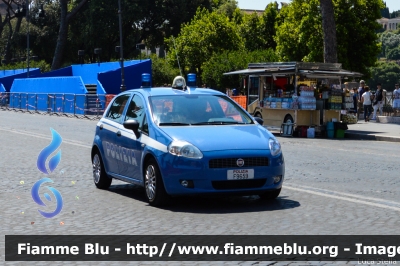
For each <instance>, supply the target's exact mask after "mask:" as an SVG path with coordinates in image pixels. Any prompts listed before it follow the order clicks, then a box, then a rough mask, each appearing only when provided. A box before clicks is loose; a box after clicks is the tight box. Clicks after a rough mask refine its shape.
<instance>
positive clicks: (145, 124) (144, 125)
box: [142, 116, 149, 135]
mask: <svg viewBox="0 0 400 266" xmlns="http://www.w3.org/2000/svg"><path fill="white" fill-rule="evenodd" d="M142 132H143V133H145V134H146V135H149V124H148V123H147V117H146V116H145V117H144V119H143V126H142Z"/></svg>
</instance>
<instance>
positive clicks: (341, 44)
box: [275, 0, 384, 77]
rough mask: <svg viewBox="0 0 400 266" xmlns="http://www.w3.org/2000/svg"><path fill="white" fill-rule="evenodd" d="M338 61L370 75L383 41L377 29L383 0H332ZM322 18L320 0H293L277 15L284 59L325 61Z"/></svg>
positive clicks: (280, 54) (280, 53) (278, 32)
mask: <svg viewBox="0 0 400 266" xmlns="http://www.w3.org/2000/svg"><path fill="white" fill-rule="evenodd" d="M332 1H333V4H334V12H335V22H336V34H337V48H338V61H339V62H340V63H342V66H343V68H345V69H349V70H352V71H358V72H361V73H363V74H365V76H366V77H368V76H369V68H370V67H371V66H373V65H374V64H375V62H376V58H377V55H378V54H379V51H380V45H379V43H378V38H377V35H376V33H375V30H378V29H379V28H380V25H379V24H378V23H377V21H376V20H377V19H379V18H381V16H380V10H381V8H383V7H384V5H383V2H382V0H361V1H360V0H332ZM321 21H322V19H321V13H320V10H319V0H311V1H308V0H293V1H292V2H291V3H290V4H289V5H288V6H287V7H285V8H283V9H282V10H281V12H280V14H279V15H278V17H277V23H278V24H279V23H281V24H280V25H279V27H278V28H277V35H276V39H275V40H276V42H277V52H278V54H279V56H280V59H281V60H283V61H309V62H312V61H315V62H323V35H322V34H323V33H322V22H321Z"/></svg>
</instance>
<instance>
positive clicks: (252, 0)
mask: <svg viewBox="0 0 400 266" xmlns="http://www.w3.org/2000/svg"><path fill="white" fill-rule="evenodd" d="M236 1H237V2H238V5H239V8H241V9H254V10H264V9H265V7H266V6H267V5H268V4H269V3H271V2H275V0H236ZM276 2H278V4H279V8H280V7H281V5H280V3H281V2H286V3H288V2H290V1H288V0H280V1H278V0H277V1H276ZM384 2H386V6H387V7H388V8H389V12H393V11H397V10H400V0H384Z"/></svg>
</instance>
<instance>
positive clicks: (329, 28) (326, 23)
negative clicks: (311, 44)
mask: <svg viewBox="0 0 400 266" xmlns="http://www.w3.org/2000/svg"><path fill="white" fill-rule="evenodd" d="M320 5H321V16H322V30H323V33H324V34H323V35H324V62H325V63H337V43H336V24H335V14H334V12H333V3H332V0H320Z"/></svg>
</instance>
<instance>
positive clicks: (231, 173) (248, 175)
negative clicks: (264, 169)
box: [228, 169, 254, 180]
mask: <svg viewBox="0 0 400 266" xmlns="http://www.w3.org/2000/svg"><path fill="white" fill-rule="evenodd" d="M253 178H254V169H236V170H228V180H237V179H253Z"/></svg>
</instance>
